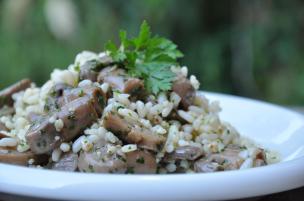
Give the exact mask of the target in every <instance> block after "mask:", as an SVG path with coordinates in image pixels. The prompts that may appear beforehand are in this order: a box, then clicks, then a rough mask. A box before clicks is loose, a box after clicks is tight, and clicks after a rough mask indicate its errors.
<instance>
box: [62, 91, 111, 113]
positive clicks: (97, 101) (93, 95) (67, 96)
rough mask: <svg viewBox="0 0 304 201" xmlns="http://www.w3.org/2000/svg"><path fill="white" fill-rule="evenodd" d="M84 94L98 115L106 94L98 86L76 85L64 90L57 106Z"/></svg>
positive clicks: (105, 100)
mask: <svg viewBox="0 0 304 201" xmlns="http://www.w3.org/2000/svg"><path fill="white" fill-rule="evenodd" d="M85 96H87V97H88V98H90V99H91V101H92V103H93V105H94V108H95V110H96V112H97V113H98V115H99V116H100V115H101V114H102V111H103V108H104V107H105V104H106V102H107V96H106V94H105V93H103V91H102V90H101V89H100V88H99V87H95V86H86V87H78V88H73V89H69V90H65V91H64V92H63V95H62V96H61V98H60V99H59V100H58V104H59V107H62V106H64V105H66V104H68V103H69V102H71V101H73V100H75V99H78V98H81V97H85Z"/></svg>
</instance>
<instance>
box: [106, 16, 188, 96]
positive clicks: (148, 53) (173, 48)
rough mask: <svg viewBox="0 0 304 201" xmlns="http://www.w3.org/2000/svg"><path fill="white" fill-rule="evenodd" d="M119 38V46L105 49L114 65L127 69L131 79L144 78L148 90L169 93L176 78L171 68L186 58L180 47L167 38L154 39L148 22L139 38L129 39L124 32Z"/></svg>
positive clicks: (143, 26) (111, 43)
mask: <svg viewBox="0 0 304 201" xmlns="http://www.w3.org/2000/svg"><path fill="white" fill-rule="evenodd" d="M119 38H120V42H121V44H120V46H119V47H118V46H116V45H115V44H114V43H113V42H111V41H109V42H108V43H107V44H106V46H105V49H106V51H107V52H108V54H109V55H110V56H111V57H112V59H113V61H114V63H116V64H118V65H119V66H121V67H123V68H126V69H127V71H128V74H129V75H130V76H133V77H139V78H141V79H143V80H144V82H145V87H146V89H147V90H148V91H149V92H151V93H153V94H158V93H159V92H160V91H168V90H170V89H171V86H172V81H173V79H174V76H175V75H174V73H173V72H172V71H171V70H170V67H171V66H172V65H178V62H177V59H178V58H181V57H183V54H182V53H181V52H180V51H179V50H178V49H177V45H175V44H174V43H173V42H172V41H170V40H168V39H166V38H162V37H159V36H152V34H151V30H150V27H149V25H148V24H147V22H146V21H144V22H143V23H142V25H141V27H140V31H139V34H138V36H137V37H134V38H128V37H127V32H126V31H124V30H122V31H120V33H119Z"/></svg>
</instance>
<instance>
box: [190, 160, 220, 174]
mask: <svg viewBox="0 0 304 201" xmlns="http://www.w3.org/2000/svg"><path fill="white" fill-rule="evenodd" d="M221 170H223V169H222V167H221V165H220V164H218V163H215V162H210V161H208V160H205V159H201V160H198V161H196V162H195V163H194V171H195V172H205V173H208V172H217V171H221Z"/></svg>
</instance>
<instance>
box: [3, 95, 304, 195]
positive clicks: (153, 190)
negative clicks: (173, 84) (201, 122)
mask: <svg viewBox="0 0 304 201" xmlns="http://www.w3.org/2000/svg"><path fill="white" fill-rule="evenodd" d="M205 94H206V96H207V97H208V98H209V99H211V100H219V101H220V105H221V106H222V108H223V111H222V112H221V117H222V119H223V120H226V121H228V122H230V123H231V124H232V125H233V126H235V127H236V128H237V129H238V131H239V132H240V133H241V135H244V136H248V137H250V138H251V139H253V140H255V141H256V142H257V143H258V144H260V145H262V146H263V147H265V148H268V149H273V150H277V151H279V152H280V154H281V157H282V162H280V163H278V164H274V165H269V166H265V167H259V168H252V169H247V170H237V171H227V172H217V173H208V174H174V175H110V174H88V173H65V172H57V171H51V170H39V169H32V168H25V167H17V166H11V165H4V164H0V192H5V193H11V194H18V195H27V196H32V197H41V198H49V199H60V200H62V199H69V200H133V201H135V200H174V201H177V200H223V199H225V200H226V199H238V198H246V197H253V196H260V195H266V194H271V193H275V192H281V191H285V190H289V189H293V188H297V187H301V186H304V117H303V116H302V115H300V114H297V113H294V112H291V111H289V110H286V109H284V108H282V107H278V106H275V105H272V104H268V103H263V102H260V101H254V100H250V99H244V98H240V97H235V96H227V95H221V94H215V93H205Z"/></svg>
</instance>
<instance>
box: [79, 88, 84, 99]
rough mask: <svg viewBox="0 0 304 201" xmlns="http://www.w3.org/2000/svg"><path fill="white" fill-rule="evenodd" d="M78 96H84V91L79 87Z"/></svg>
mask: <svg viewBox="0 0 304 201" xmlns="http://www.w3.org/2000/svg"><path fill="white" fill-rule="evenodd" d="M78 96H79V97H82V96H84V91H83V89H81V90H80V91H79V94H78Z"/></svg>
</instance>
